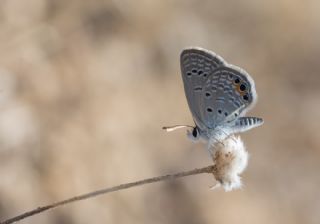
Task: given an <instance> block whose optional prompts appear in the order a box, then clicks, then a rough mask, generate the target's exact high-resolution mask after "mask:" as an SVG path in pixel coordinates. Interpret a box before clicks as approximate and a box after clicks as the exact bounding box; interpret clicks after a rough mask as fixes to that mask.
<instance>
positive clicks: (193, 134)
mask: <svg viewBox="0 0 320 224" xmlns="http://www.w3.org/2000/svg"><path fill="white" fill-rule="evenodd" d="M192 136H193V137H195V138H196V137H197V136H198V132H197V128H194V129H193V130H192Z"/></svg>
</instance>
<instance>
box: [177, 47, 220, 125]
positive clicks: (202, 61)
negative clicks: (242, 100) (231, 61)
mask: <svg viewBox="0 0 320 224" xmlns="http://www.w3.org/2000/svg"><path fill="white" fill-rule="evenodd" d="M180 63H181V73H182V79H183V83H184V90H185V94H186V97H187V101H188V105H189V108H190V111H191V113H192V115H193V119H194V121H195V122H196V124H197V126H198V127H199V128H201V129H204V128H207V127H208V126H207V124H206V123H207V119H205V117H204V115H205V114H204V113H203V109H204V107H203V105H202V103H203V102H202V98H203V89H204V87H205V85H206V83H207V81H208V78H209V76H210V75H211V74H212V73H213V71H215V70H216V69H217V68H218V67H220V66H223V65H224V64H225V62H224V60H223V59H222V58H221V57H219V56H217V55H215V54H213V53H211V52H209V51H206V50H202V49H198V48H190V49H185V50H184V51H182V53H181V57H180Z"/></svg>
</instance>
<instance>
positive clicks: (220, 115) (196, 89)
mask: <svg viewBox="0 0 320 224" xmlns="http://www.w3.org/2000/svg"><path fill="white" fill-rule="evenodd" d="M180 65H181V74H182V80H183V84H184V90H185V95H186V98H187V101H188V105H189V109H190V111H191V113H192V117H193V120H194V122H195V126H194V127H193V126H186V125H177V126H173V127H164V129H166V130H167V131H171V130H174V129H176V128H180V127H192V131H189V132H188V137H189V138H191V139H192V140H194V141H197V140H199V139H203V140H205V141H207V142H209V144H208V145H209V147H210V146H214V145H215V144H216V143H221V142H222V141H223V140H224V139H226V138H228V137H229V136H231V135H233V134H235V133H240V132H244V131H247V130H250V129H252V128H255V127H258V126H260V125H262V124H263V119H262V118H258V117H245V116H244V115H245V113H246V112H247V111H248V110H250V109H251V108H252V107H253V106H254V105H255V103H256V102H257V93H256V89H255V84H254V81H253V79H252V78H251V76H250V75H249V74H248V73H247V72H246V71H244V70H243V69H241V68H239V67H237V66H234V65H231V64H229V63H227V62H226V61H225V60H224V59H223V58H222V57H221V56H219V55H217V54H215V53H214V52H212V51H209V50H206V49H202V48H198V47H192V48H186V49H184V50H183V51H182V53H181V55H180Z"/></svg>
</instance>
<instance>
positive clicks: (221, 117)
mask: <svg viewBox="0 0 320 224" xmlns="http://www.w3.org/2000/svg"><path fill="white" fill-rule="evenodd" d="M201 96H202V97H201V99H200V100H201V103H200V104H201V105H202V110H201V117H202V119H203V120H204V122H205V123H206V124H208V127H210V128H214V127H215V126H217V125H220V124H222V123H230V122H232V121H234V120H235V119H237V118H238V117H239V116H243V115H244V114H245V112H246V111H248V110H249V109H250V108H251V107H252V106H253V105H254V104H255V102H256V100H257V94H256V90H255V85H254V82H253V80H252V78H251V77H250V76H249V74H248V73H247V72H245V71H244V70H242V69H240V68H238V67H235V66H233V65H228V64H226V65H225V66H222V67H219V68H217V69H216V70H214V71H213V73H212V74H211V75H210V76H209V78H208V80H207V82H206V83H205V84H204V86H203V92H202V94H201Z"/></svg>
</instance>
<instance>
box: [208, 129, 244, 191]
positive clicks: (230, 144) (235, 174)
mask: <svg viewBox="0 0 320 224" xmlns="http://www.w3.org/2000/svg"><path fill="white" fill-rule="evenodd" d="M210 153H211V157H212V159H213V162H214V166H215V169H214V171H213V175H214V177H215V179H216V180H217V181H218V184H217V185H215V186H213V187H212V189H214V188H216V187H219V186H222V187H223V188H224V190H225V191H231V190H233V189H237V188H240V187H241V185H242V184H241V178H240V176H239V175H240V174H241V173H242V172H243V171H244V169H245V168H246V167H247V164H248V157H249V155H248V152H247V151H246V149H245V146H244V144H243V142H242V140H241V139H240V137H235V136H233V135H232V136H230V137H228V138H227V139H225V140H223V142H221V143H216V144H215V145H214V146H213V150H212V151H211V152H210Z"/></svg>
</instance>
